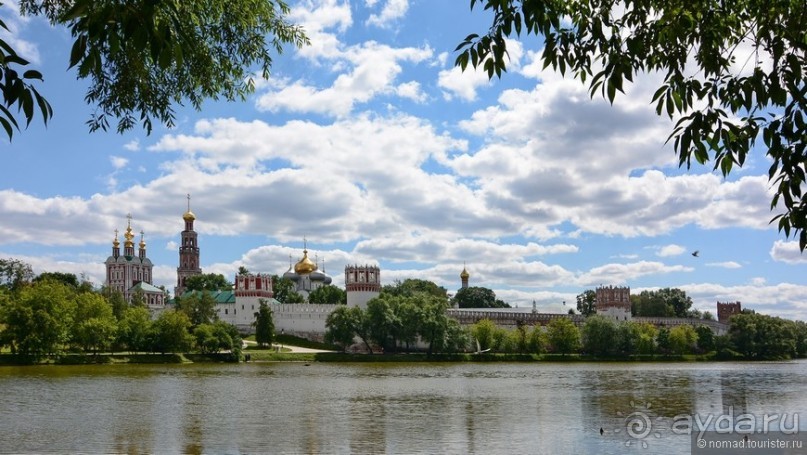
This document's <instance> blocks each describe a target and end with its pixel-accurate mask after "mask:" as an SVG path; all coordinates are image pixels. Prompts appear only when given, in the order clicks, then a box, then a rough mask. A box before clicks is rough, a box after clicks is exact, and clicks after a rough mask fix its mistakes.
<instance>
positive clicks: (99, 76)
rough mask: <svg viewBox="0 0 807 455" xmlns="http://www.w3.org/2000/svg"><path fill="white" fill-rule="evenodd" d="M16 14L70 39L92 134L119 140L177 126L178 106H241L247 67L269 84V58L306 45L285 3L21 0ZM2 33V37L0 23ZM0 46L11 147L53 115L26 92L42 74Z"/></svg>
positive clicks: (247, 86)
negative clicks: (37, 121)
mask: <svg viewBox="0 0 807 455" xmlns="http://www.w3.org/2000/svg"><path fill="white" fill-rule="evenodd" d="M20 11H21V13H22V14H23V15H41V16H44V17H46V18H47V19H48V20H49V21H50V22H51V24H53V25H54V26H62V27H67V28H68V29H69V30H70V33H71V34H72V37H73V45H72V49H71V51H70V60H69V62H68V64H69V67H70V68H75V71H76V74H77V76H78V77H79V78H80V79H88V80H89V88H88V89H87V93H86V95H85V100H86V101H87V103H88V104H90V105H94V106H95V107H96V111H95V112H94V113H93V114H92V116H91V117H90V118H89V120H88V121H87V124H88V126H89V129H90V131H96V130H98V129H101V130H106V129H107V128H109V124H110V120H116V121H117V125H116V126H115V129H116V130H117V131H118V132H123V131H126V130H129V129H132V128H133V127H134V126H135V125H137V124H138V123H139V124H140V125H141V126H142V127H143V128H144V129H145V130H146V132H147V133H151V130H152V126H153V123H154V122H155V121H157V122H160V123H162V124H164V125H166V126H168V127H170V126H173V125H174V120H175V115H176V114H175V112H174V106H175V105H182V104H183V103H186V102H187V103H190V104H191V105H192V106H193V107H194V108H196V109H200V108H201V106H202V102H203V101H204V100H205V99H218V98H219V97H221V98H224V99H227V100H230V101H232V100H243V99H245V97H246V95H247V94H249V93H251V92H252V91H253V90H254V88H255V86H254V83H253V79H252V71H253V69H254V67H257V68H258V69H259V70H260V74H261V76H262V77H264V78H268V77H269V72H270V69H271V65H272V54H273V53H277V54H280V53H281V52H282V50H283V46H284V45H286V44H293V45H295V46H298V47H300V46H303V45H304V44H306V43H307V42H308V39H307V38H306V36H305V34H304V33H303V31H302V29H301V28H300V27H298V26H296V25H293V24H291V23H290V22H289V21H288V20H287V18H286V16H287V15H288V14H289V7H288V6H287V5H286V3H285V2H284V1H283V0H195V1H177V0H169V1H159V2H157V1H151V0H135V1H123V0H73V1H69V2H66V1H62V0H21V1H20ZM0 27H2V28H7V27H6V26H5V24H3V23H2V22H0ZM11 42H13V40H0V54H2V55H0V57H2V58H0V90H1V91H2V92H3V97H4V99H3V102H2V104H1V105H0V126H2V127H3V128H4V129H5V130H6V133H7V134H8V136H9V138H11V136H12V133H13V130H14V129H15V128H16V129H19V125H18V122H17V120H16V119H15V115H14V113H13V112H12V111H11V109H14V108H15V107H16V109H17V111H18V112H19V111H22V114H23V116H24V118H25V121H26V124H30V122H31V120H32V119H33V118H34V117H35V116H36V111H37V110H38V111H39V112H40V113H41V115H42V117H43V119H44V121H45V123H47V121H48V119H50V117H51V116H52V115H53V110H52V108H51V106H50V104H48V102H47V101H46V100H45V98H44V97H43V96H42V95H40V94H39V92H38V91H37V89H36V87H35V86H34V85H33V83H34V82H36V81H42V79H43V75H42V74H41V73H40V72H39V71H36V70H34V69H30V68H28V65H29V62H28V60H26V59H25V58H24V56H21V55H19V53H18V52H17V50H15V49H14V48H13V47H12V46H11V45H10V44H9V43H11Z"/></svg>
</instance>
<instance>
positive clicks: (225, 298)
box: [180, 290, 235, 304]
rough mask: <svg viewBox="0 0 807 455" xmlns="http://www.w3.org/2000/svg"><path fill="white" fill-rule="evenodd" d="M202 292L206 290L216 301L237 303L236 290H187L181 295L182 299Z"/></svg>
mask: <svg viewBox="0 0 807 455" xmlns="http://www.w3.org/2000/svg"><path fill="white" fill-rule="evenodd" d="M200 292H205V293H207V294H208V295H210V296H212V297H213V299H214V300H215V301H216V303H217V304H218V303H235V292H233V291H232V290H227V291H185V292H184V293H183V294H182V295H181V296H180V299H183V298H185V297H189V296H191V295H196V294H198V293H200Z"/></svg>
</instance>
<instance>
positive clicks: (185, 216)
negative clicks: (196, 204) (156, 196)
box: [182, 193, 196, 222]
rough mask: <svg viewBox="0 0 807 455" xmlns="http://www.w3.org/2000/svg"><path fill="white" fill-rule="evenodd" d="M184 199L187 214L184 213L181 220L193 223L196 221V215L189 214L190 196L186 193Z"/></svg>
mask: <svg viewBox="0 0 807 455" xmlns="http://www.w3.org/2000/svg"><path fill="white" fill-rule="evenodd" d="M186 197H187V198H188V211H187V212H185V213H184V214H183V215H182V219H183V220H185V221H189V222H190V221H193V220H195V219H196V215H194V214H193V212H191V195H190V193H188V194H187V195H186Z"/></svg>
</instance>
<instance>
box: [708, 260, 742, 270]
mask: <svg viewBox="0 0 807 455" xmlns="http://www.w3.org/2000/svg"><path fill="white" fill-rule="evenodd" d="M706 265H707V266H708V267H720V268H723V269H739V268H741V267H742V265H740V264H739V263H737V262H734V261H725V262H709V263H707V264H706Z"/></svg>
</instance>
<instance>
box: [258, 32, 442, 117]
mask: <svg viewBox="0 0 807 455" xmlns="http://www.w3.org/2000/svg"><path fill="white" fill-rule="evenodd" d="M431 55H432V50H431V49H429V48H428V47H423V48H411V47H410V48H393V47H390V46H387V45H382V44H378V43H374V42H368V43H365V44H364V45H361V46H351V47H349V48H348V49H346V50H345V51H344V52H338V53H335V55H331V56H330V58H335V59H339V61H340V62H342V63H343V64H345V65H349V66H350V68H351V70H350V71H344V72H341V74H339V75H338V76H336V78H335V79H334V80H333V83H332V84H331V86H330V87H326V88H319V87H317V86H314V85H310V84H307V83H306V82H304V81H299V80H298V81H295V82H293V83H291V84H289V85H286V86H284V87H282V88H280V89H278V90H269V91H267V92H266V93H264V94H262V95H261V96H259V97H258V99H257V101H256V106H257V108H258V109H260V110H267V111H272V112H277V111H280V110H288V111H291V112H300V113H305V112H309V113H317V114H323V115H329V116H335V117H343V116H346V115H347V114H349V113H351V112H352V111H353V109H354V107H355V106H356V105H357V104H362V103H366V102H368V101H370V100H371V99H373V98H375V97H376V96H378V95H394V94H397V95H398V96H404V97H407V98H410V99H411V98H413V96H415V97H417V98H422V95H419V94H418V91H417V89H418V86H417V85H413V84H412V82H409V83H405V84H404V85H403V87H401V86H400V85H399V86H398V87H395V84H394V83H395V81H396V78H397V77H398V75H399V74H400V73H401V72H402V70H403V67H402V66H401V65H402V63H407V62H408V63H419V62H421V61H424V60H426V59H428V58H430V57H431ZM407 84H408V85H407ZM415 84H417V83H415Z"/></svg>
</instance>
